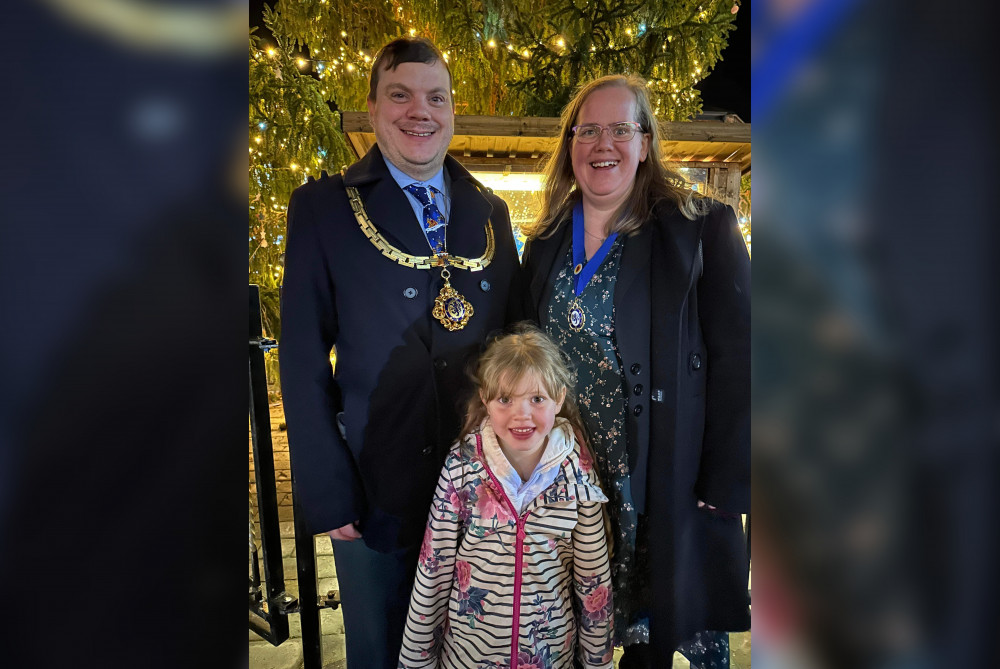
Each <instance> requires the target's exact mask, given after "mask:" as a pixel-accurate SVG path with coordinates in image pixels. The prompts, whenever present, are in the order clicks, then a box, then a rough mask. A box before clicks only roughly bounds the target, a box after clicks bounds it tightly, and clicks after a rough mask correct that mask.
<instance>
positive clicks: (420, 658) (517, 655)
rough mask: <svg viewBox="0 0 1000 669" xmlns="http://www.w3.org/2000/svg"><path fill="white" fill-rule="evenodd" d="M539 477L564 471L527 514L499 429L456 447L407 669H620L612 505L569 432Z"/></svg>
mask: <svg viewBox="0 0 1000 669" xmlns="http://www.w3.org/2000/svg"><path fill="white" fill-rule="evenodd" d="M539 467H540V468H544V467H551V468H553V469H555V471H554V472H552V471H550V472H549V479H553V476H554V479H553V480H552V481H551V483H549V485H548V486H547V487H545V488H544V489H543V490H541V492H540V494H538V495H537V496H533V498H532V499H530V500H526V502H525V504H524V508H523V510H522V509H519V508H517V507H516V506H515V502H514V501H513V500H515V499H517V492H518V491H517V490H512V489H511V483H510V482H509V477H505V476H504V474H505V473H509V472H510V470H511V468H510V465H509V464H508V463H507V460H506V458H505V457H504V455H503V452H502V451H501V450H500V447H499V445H498V444H497V440H496V435H495V434H494V433H493V430H492V429H491V428H490V426H489V422H488V419H487V422H485V423H484V424H483V426H482V427H481V429H480V430H479V431H477V432H476V433H474V434H472V435H469V437H467V438H466V439H465V440H464V441H462V442H459V443H456V444H455V446H453V447H452V450H451V452H450V453H449V455H448V458H447V460H446V461H445V464H444V468H443V469H442V471H441V477H440V479H439V480H438V485H437V490H436V491H435V494H434V500H433V502H432V506H431V512H430V517H429V519H428V522H427V530H426V533H425V535H424V543H423V546H422V548H421V550H420V560H419V563H418V566H417V576H416V583H415V584H414V587H413V594H412V597H411V599H410V611H409V615H408V618H407V621H406V631H405V635H404V637H403V646H402V651H401V652H400V656H399V667H400V669H415V668H417V667H448V668H455V669H509V668H511V667H513V668H514V669H563V668H566V669H572V667H573V657H574V655H575V656H576V657H577V658H578V659H579V660H580V662H581V664H582V666H583V667H587V668H597V667H600V668H602V669H611V668H612V666H613V664H612V650H613V648H612V629H611V625H612V616H611V589H610V582H611V578H610V570H609V567H608V548H607V542H606V539H605V535H604V525H603V520H602V515H601V506H600V505H601V504H602V503H604V502H606V501H607V498H606V497H605V496H604V494H603V493H602V492H601V490H600V488H599V487H598V485H597V482H596V480H597V479H596V475H595V474H594V472H593V471H592V463H591V462H590V460H589V458H588V457H586V456H585V455H581V450H580V447H579V445H578V444H577V443H576V440H575V439H574V438H573V431H572V429H571V428H570V427H569V424H568V423H566V422H565V420H563V419H557V422H556V425H555V427H554V428H553V430H552V432H551V433H550V436H549V443H548V445H547V446H546V450H545V453H544V455H543V458H542V462H541V463H540V465H539ZM537 471H538V470H536V472H537ZM498 474H499V475H498ZM532 480H535V477H532ZM530 484H531V481H529V482H528V484H526V485H530ZM520 492H521V493H522V495H523V493H524V488H523V487H522V489H521V491H520ZM515 602H516V604H517V605H516V606H514V603H515ZM512 657H513V658H514V662H511V658H512Z"/></svg>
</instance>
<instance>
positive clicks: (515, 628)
mask: <svg viewBox="0 0 1000 669" xmlns="http://www.w3.org/2000/svg"><path fill="white" fill-rule="evenodd" d="M476 446H477V447H478V448H477V450H478V451H479V459H480V460H481V461H482V463H483V468H484V469H485V470H486V474H487V476H489V477H490V481H492V482H493V485H494V487H496V489H497V490H498V491H499V492H500V494H501V495H502V496H503V501H504V502H506V503H507V508H508V510H509V511H510V515H511V516H513V517H514V518H516V519H517V535H516V539H515V541H514V602H513V603H514V611H513V615H512V625H511V626H512V629H511V634H510V669H517V652H518V650H517V641H518V638H519V637H520V633H521V580H522V575H521V570H522V568H523V564H524V563H523V556H524V523H525V521H526V520H527V519H528V516H529V515H530V514H531V510H530V509H529V510H527V511H525V512H524V515H523V516H518V515H517V509H515V508H514V504H513V503H511V501H510V498H509V497H507V491H506V490H504V488H503V486H502V485H500V482H499V481H497V477H496V476H494V475H493V470H492V469H490V466H489V465H488V464H487V463H486V457H485V456H484V455H483V438H482V435H480V434H477V435H476Z"/></svg>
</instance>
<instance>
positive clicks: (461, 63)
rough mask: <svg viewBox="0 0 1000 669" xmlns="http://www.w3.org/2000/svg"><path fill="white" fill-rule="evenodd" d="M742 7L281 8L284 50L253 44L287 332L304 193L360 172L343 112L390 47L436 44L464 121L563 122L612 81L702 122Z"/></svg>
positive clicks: (711, 0) (482, 3) (267, 220)
mask: <svg viewBox="0 0 1000 669" xmlns="http://www.w3.org/2000/svg"><path fill="white" fill-rule="evenodd" d="M739 4H740V3H739V0H736V1H735V2H734V0H703V1H701V2H698V1H693V0H672V1H671V0H659V1H657V0H652V1H650V0H641V1H639V0H632V1H629V0H610V1H609V0H479V1H478V2H469V1H467V0H407V1H406V2H403V1H401V0H294V1H293V0H279V1H278V2H277V4H276V5H275V6H274V7H273V8H268V7H265V9H264V24H265V25H266V26H267V28H268V29H269V30H270V31H271V34H272V36H273V39H267V40H265V39H261V38H259V37H258V36H257V35H256V34H255V32H254V31H251V35H250V133H249V136H250V239H249V242H250V248H249V252H250V282H251V283H257V284H259V285H260V286H261V295H262V301H263V303H264V304H263V307H264V323H265V328H266V329H267V330H268V332H269V334H271V335H272V336H277V334H278V323H277V312H276V309H277V286H278V285H279V283H280V280H281V257H282V256H281V253H282V249H283V235H284V231H285V211H286V206H287V203H288V198H289V196H290V195H291V192H292V190H294V189H295V187H296V186H298V185H299V184H301V183H302V182H303V181H304V180H305V179H307V178H308V177H310V176H315V175H318V174H319V173H320V172H321V171H324V170H325V171H327V172H335V171H338V170H340V169H341V167H343V166H346V165H348V164H350V163H351V162H353V160H354V156H353V154H352V153H351V152H350V150H349V149H348V147H347V144H346V142H345V139H344V137H343V135H342V134H341V133H340V130H339V125H340V119H339V114H338V110H350V111H362V110H364V109H366V106H365V99H366V97H367V95H368V73H369V71H370V69H371V62H372V59H373V58H374V56H375V54H376V52H377V51H378V49H379V48H380V47H381V46H382V45H384V44H386V43H387V42H389V41H391V40H392V39H394V38H396V37H399V36H403V35H419V36H422V37H427V38H429V39H430V40H432V41H433V42H434V43H435V44H436V45H437V46H438V47H439V48H440V49H441V51H442V52H443V53H444V56H445V58H446V60H447V61H448V64H449V66H450V67H451V71H452V75H453V80H454V83H455V94H454V97H455V103H456V112H457V113H459V114H485V115H505V116H506V115H514V116H558V115H559V112H560V111H561V110H562V108H563V106H564V105H565V104H566V103H567V102H568V101H569V99H570V97H571V96H572V93H573V90H574V89H575V87H576V86H577V85H578V84H579V83H580V82H583V81H586V80H588V79H592V78H595V77H598V76H602V75H605V74H611V73H634V74H638V75H640V76H642V77H644V78H646V79H647V80H648V81H649V90H650V94H651V97H652V100H653V104H654V107H655V110H656V114H657V116H658V117H659V118H660V119H661V120H664V121H672V120H684V119H688V118H690V117H692V116H694V115H696V114H698V113H700V111H701V99H700V95H699V92H698V90H697V89H696V88H695V85H696V84H697V83H698V82H699V81H700V80H702V79H703V78H704V77H706V76H708V74H709V73H710V72H711V71H712V68H713V67H714V66H715V64H716V62H717V61H718V60H719V59H720V58H721V53H722V51H723V49H724V48H725V47H726V44H727V41H726V36H727V35H728V33H729V31H730V30H732V29H733V20H734V18H735V15H736V12H737V11H738V9H739Z"/></svg>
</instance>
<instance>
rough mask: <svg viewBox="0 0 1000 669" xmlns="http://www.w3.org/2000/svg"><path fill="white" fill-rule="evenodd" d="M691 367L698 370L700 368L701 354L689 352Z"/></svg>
mask: <svg viewBox="0 0 1000 669" xmlns="http://www.w3.org/2000/svg"><path fill="white" fill-rule="evenodd" d="M691 369H694V370H699V369H701V356H700V355H698V354H697V353H692V354H691Z"/></svg>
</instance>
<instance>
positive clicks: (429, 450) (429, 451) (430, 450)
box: [420, 446, 434, 455]
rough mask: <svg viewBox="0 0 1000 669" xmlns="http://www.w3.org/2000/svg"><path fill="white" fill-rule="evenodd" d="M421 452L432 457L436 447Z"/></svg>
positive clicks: (429, 447)
mask: <svg viewBox="0 0 1000 669" xmlns="http://www.w3.org/2000/svg"><path fill="white" fill-rule="evenodd" d="M420 452H421V453H423V454H424V455H430V454H431V453H433V452H434V447H433V446H428V447H427V448H425V449H424V450H422V451H420Z"/></svg>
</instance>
